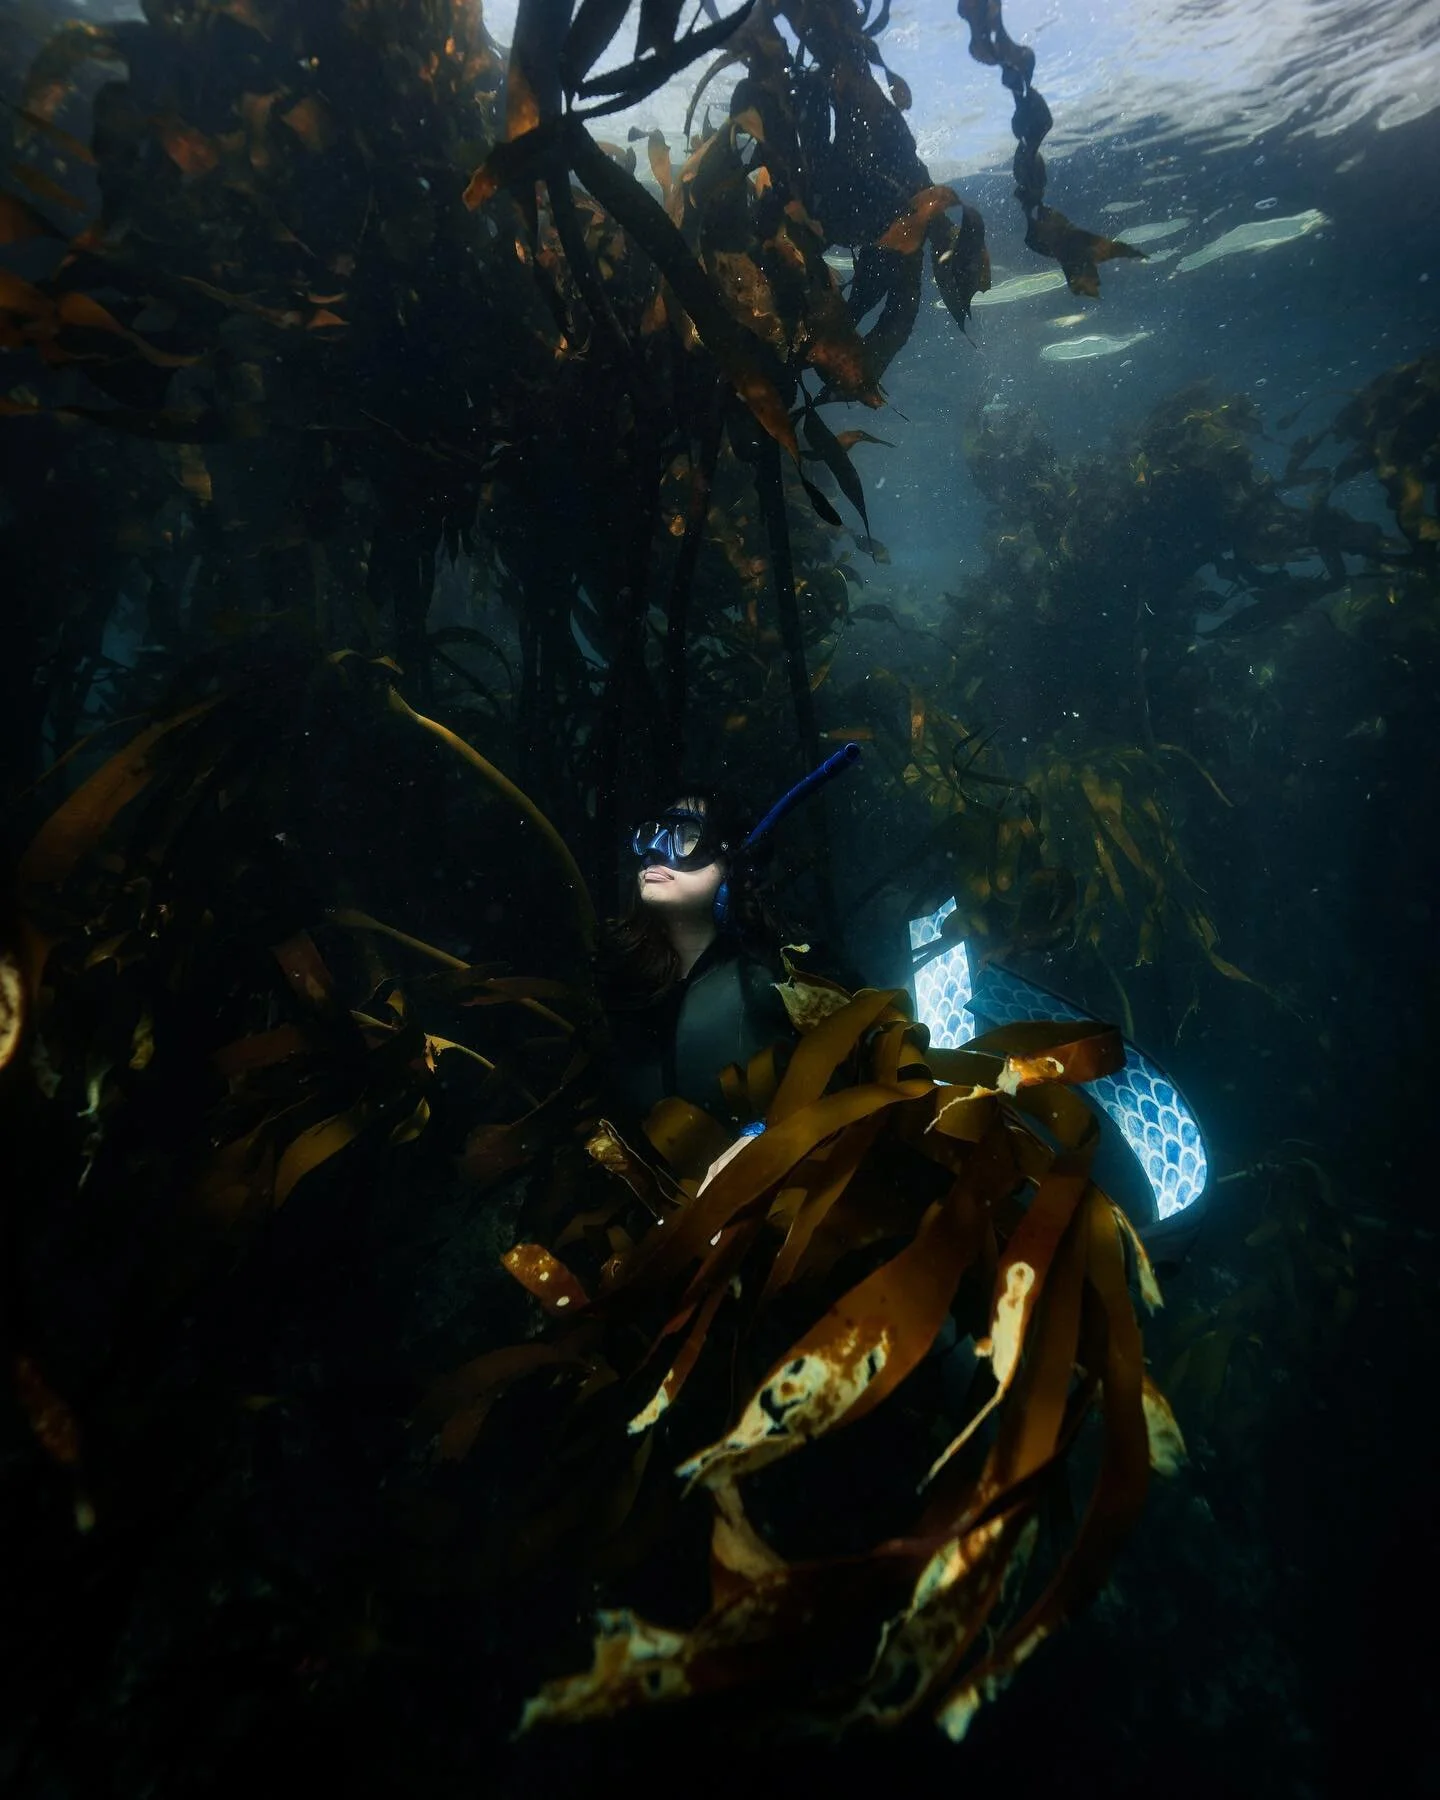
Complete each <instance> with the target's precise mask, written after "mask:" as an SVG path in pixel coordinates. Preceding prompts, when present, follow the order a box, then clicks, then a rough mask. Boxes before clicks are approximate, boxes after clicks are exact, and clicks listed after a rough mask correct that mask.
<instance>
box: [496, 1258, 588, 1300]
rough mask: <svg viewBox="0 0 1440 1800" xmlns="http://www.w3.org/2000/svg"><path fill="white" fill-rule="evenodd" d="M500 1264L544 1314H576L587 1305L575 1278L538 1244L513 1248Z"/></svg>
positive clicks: (586, 1298) (584, 1294) (558, 1260)
mask: <svg viewBox="0 0 1440 1800" xmlns="http://www.w3.org/2000/svg"><path fill="white" fill-rule="evenodd" d="M500 1260H501V1262H502V1263H503V1264H504V1266H505V1267H506V1268H507V1269H508V1270H509V1271H510V1273H511V1274H512V1275H513V1276H514V1277H515V1279H516V1280H517V1281H518V1282H519V1283H520V1285H521V1287H523V1288H524V1289H525V1290H526V1292H527V1293H530V1294H533V1295H534V1296H535V1298H536V1299H537V1300H538V1301H539V1302H540V1304H541V1305H542V1306H543V1307H544V1308H545V1310H546V1311H547V1312H554V1313H559V1312H565V1311H566V1310H567V1309H568V1310H569V1311H572V1312H578V1311H579V1310H580V1308H581V1307H584V1306H588V1305H589V1304H590V1300H589V1296H588V1295H587V1294H586V1292H585V1290H584V1288H583V1287H582V1286H581V1285H580V1282H579V1280H578V1278H577V1277H576V1276H575V1275H574V1274H573V1273H572V1271H571V1270H569V1269H567V1268H566V1267H565V1265H564V1263H562V1262H561V1261H560V1259H559V1258H558V1257H556V1256H552V1255H551V1254H550V1252H549V1251H548V1250H547V1249H545V1248H544V1246H543V1245H541V1244H516V1245H515V1246H514V1248H513V1249H510V1250H507V1251H506V1252H505V1254H504V1256H502V1257H501V1259H500Z"/></svg>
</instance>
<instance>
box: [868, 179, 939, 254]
mask: <svg viewBox="0 0 1440 1800" xmlns="http://www.w3.org/2000/svg"><path fill="white" fill-rule="evenodd" d="M959 204H960V196H959V195H958V194H957V193H956V192H955V190H954V188H950V187H939V186H937V187H927V188H922V189H921V190H920V192H919V193H918V194H916V195H914V196H913V197H912V199H911V201H910V203H909V205H908V206H907V207H906V208H905V211H904V212H903V213H901V215H900V217H899V218H898V219H896V220H895V222H894V224H893V225H891V226H889V227H888V229H887V230H885V231H884V232H882V233H881V235H880V236H879V238H878V239H877V240H876V242H877V243H878V244H879V246H880V248H881V249H882V250H894V251H897V252H898V253H899V254H900V255H901V256H913V255H914V254H915V252H916V251H917V250H918V249H919V248H920V246H921V245H922V244H923V243H924V242H925V234H926V232H927V231H928V230H929V229H930V222H931V220H932V219H935V218H937V217H943V216H944V213H945V209H946V207H949V206H958V205H959Z"/></svg>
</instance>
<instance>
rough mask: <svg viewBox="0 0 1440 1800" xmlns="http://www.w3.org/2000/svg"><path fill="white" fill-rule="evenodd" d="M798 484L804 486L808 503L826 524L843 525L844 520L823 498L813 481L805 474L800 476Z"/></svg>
mask: <svg viewBox="0 0 1440 1800" xmlns="http://www.w3.org/2000/svg"><path fill="white" fill-rule="evenodd" d="M800 485H801V487H803V488H804V490H805V494H806V497H807V498H808V500H809V502H810V504H811V505H812V506H813V507H814V508H815V511H816V512H817V513H818V514H819V516H820V517H821V518H822V519H823V520H824V521H825V523H826V524H827V525H836V526H843V525H844V523H845V521H844V520H843V519H842V518H841V517H840V515H839V513H838V512H836V510H835V508H834V507H833V506H832V505H831V504H830V502H829V501H828V500H827V499H826V498H825V496H824V494H822V493H821V492H820V490H819V488H818V487H816V485H815V483H814V482H813V481H809V480H807V479H806V478H805V476H803V475H802V476H801V477H800Z"/></svg>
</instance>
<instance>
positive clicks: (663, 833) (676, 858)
mask: <svg viewBox="0 0 1440 1800" xmlns="http://www.w3.org/2000/svg"><path fill="white" fill-rule="evenodd" d="M704 837H705V821H704V820H703V819H700V818H697V817H696V816H695V815H694V814H693V813H666V814H665V815H664V816H663V817H661V818H658V819H644V820H642V821H641V823H640V824H639V825H637V826H636V827H635V835H634V837H633V838H632V839H631V840H630V847H631V849H632V850H633V851H634V852H635V854H636V856H641V857H658V858H659V859H660V860H661V861H662V862H667V863H670V864H672V865H673V864H679V863H682V862H685V861H686V860H687V859H688V858H690V857H692V856H694V855H695V854H696V852H697V851H698V850H699V849H700V846H701V843H702V841H703V840H704Z"/></svg>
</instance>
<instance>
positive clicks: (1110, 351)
mask: <svg viewBox="0 0 1440 1800" xmlns="http://www.w3.org/2000/svg"><path fill="white" fill-rule="evenodd" d="M1149 336H1150V333H1149V332H1148V331H1132V332H1131V334H1130V335H1129V337H1106V336H1105V335H1104V333H1103V332H1094V333H1091V334H1090V335H1089V336H1088V337H1082V338H1062V339H1061V340H1060V342H1059V343H1056V344H1046V346H1045V348H1044V349H1043V350H1042V351H1041V352H1040V360H1041V362H1091V361H1093V360H1094V358H1095V357H1097V356H1118V355H1119V354H1120V352H1121V351H1122V350H1128V349H1129V348H1130V346H1131V345H1132V344H1138V343H1140V342H1141V340H1142V339H1144V338H1148V337H1149Z"/></svg>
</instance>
